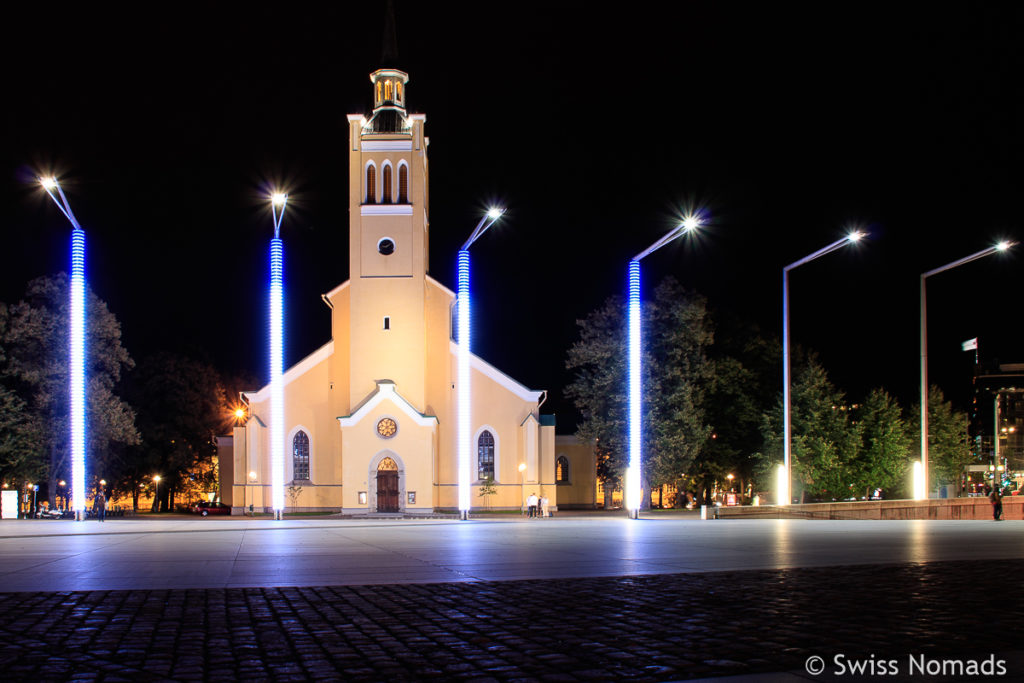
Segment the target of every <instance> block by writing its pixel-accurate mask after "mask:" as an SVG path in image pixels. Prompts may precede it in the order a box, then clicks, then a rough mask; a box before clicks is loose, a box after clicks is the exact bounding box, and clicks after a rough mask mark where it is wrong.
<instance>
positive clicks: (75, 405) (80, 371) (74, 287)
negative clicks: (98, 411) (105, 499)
mask: <svg viewBox="0 0 1024 683" xmlns="http://www.w3.org/2000/svg"><path fill="white" fill-rule="evenodd" d="M39 183H40V184H41V185H42V186H43V189H45V190H46V193H47V194H49V195H50V198H51V199H52V200H53V201H54V203H55V204H56V205H57V208H58V209H60V212H61V213H63V214H64V216H65V217H66V218H67V219H68V221H70V223H71V228H72V229H71V280H70V289H71V294H70V299H69V306H68V308H69V312H70V320H69V328H70V329H69V335H68V336H69V337H70V345H69V354H68V355H69V359H68V385H69V387H68V390H69V391H68V393H69V401H70V404H71V415H70V417H71V505H72V508H73V509H74V511H75V519H76V520H78V521H82V520H84V519H85V444H86V439H85V231H84V230H82V226H81V225H79V224H78V219H76V218H75V214H74V212H72V211H71V205H70V204H68V199H67V197H65V196H64V190H62V189H61V187H60V184H58V183H57V179H56V178H53V177H48V178H40V179H39ZM55 190H56V192H57V194H56V195H55V194H54V191H55ZM58 195H59V197H60V199H58V198H57V197H58Z"/></svg>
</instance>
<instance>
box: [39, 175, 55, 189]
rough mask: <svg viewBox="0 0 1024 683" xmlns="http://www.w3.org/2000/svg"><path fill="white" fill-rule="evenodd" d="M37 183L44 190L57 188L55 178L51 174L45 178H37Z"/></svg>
mask: <svg viewBox="0 0 1024 683" xmlns="http://www.w3.org/2000/svg"><path fill="white" fill-rule="evenodd" d="M39 184H40V185H42V186H43V189H44V190H54V189H56V188H57V179H56V178H54V177H53V176H52V175H51V176H47V177H45V178H40V179H39Z"/></svg>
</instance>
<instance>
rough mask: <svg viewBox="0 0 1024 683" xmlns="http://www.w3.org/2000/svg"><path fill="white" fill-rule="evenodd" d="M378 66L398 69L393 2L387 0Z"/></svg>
mask: <svg viewBox="0 0 1024 683" xmlns="http://www.w3.org/2000/svg"><path fill="white" fill-rule="evenodd" d="M380 65H381V67H384V68H388V67H390V68H398V32H397V31H396V30H395V2H394V0H388V4H387V10H386V13H385V15H384V37H383V40H382V41H381V51H380Z"/></svg>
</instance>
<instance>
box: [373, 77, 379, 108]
mask: <svg viewBox="0 0 1024 683" xmlns="http://www.w3.org/2000/svg"><path fill="white" fill-rule="evenodd" d="M375 86H376V88H375V89H374V95H375V97H374V98H373V106H375V107H379V106H380V89H381V82H380V81H377V82H376V83H375Z"/></svg>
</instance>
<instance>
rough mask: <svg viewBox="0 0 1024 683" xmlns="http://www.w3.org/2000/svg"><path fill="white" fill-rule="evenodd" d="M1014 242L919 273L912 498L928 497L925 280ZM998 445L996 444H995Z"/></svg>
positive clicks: (1004, 243) (1002, 248) (997, 435)
mask: <svg viewBox="0 0 1024 683" xmlns="http://www.w3.org/2000/svg"><path fill="white" fill-rule="evenodd" d="M1015 244H1016V242H1007V241H1005V240H1004V241H1002V242H999V243H998V244H995V245H993V246H991V247H989V248H988V249H982V250H981V251H978V252H975V253H973V254H971V255H970V256H965V257H964V258H962V259H960V260H959V261H953V262H952V263H947V264H946V265H944V266H939V267H938V268H935V269H933V270H929V271H928V272H927V273H921V461H920V463H914V499H915V500H924V499H925V498H927V497H928V488H929V486H928V297H927V292H926V281H927V279H928V278H929V277H931V276H932V275H938V274H939V273H942V272H945V271H947V270H951V269H953V268H956V267H957V266H962V265H964V264H965V263H970V262H971V261H977V260H978V259H981V258H985V257H986V256H991V255H992V254H995V253H998V252H1002V251H1006V250H1007V249H1009V248H1010V247H1012V246H1013V245H1015ZM996 443H997V444H998V443H999V433H998V432H996ZM997 447H998V446H997Z"/></svg>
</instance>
